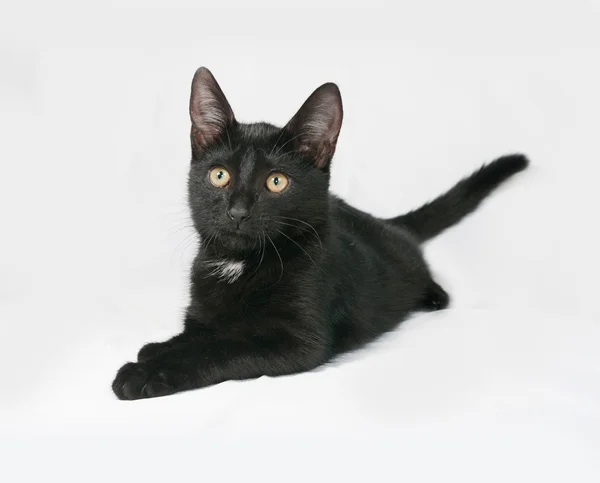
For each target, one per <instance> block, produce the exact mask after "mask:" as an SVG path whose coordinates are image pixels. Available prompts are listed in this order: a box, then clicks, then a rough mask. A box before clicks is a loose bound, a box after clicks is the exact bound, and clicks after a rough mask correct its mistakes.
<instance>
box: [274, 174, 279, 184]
mask: <svg viewBox="0 0 600 483" xmlns="http://www.w3.org/2000/svg"><path fill="white" fill-rule="evenodd" d="M273 184H274V185H275V186H277V185H278V184H279V178H278V177H277V176H275V177H274V178H273Z"/></svg>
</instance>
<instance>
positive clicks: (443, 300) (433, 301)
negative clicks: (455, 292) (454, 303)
mask: <svg viewBox="0 0 600 483" xmlns="http://www.w3.org/2000/svg"><path fill="white" fill-rule="evenodd" d="M449 304H450V296H449V295H448V293H447V292H446V291H445V290H444V289H443V288H442V287H441V286H440V285H439V284H438V283H437V282H434V281H433V280H432V281H431V283H430V285H429V287H428V288H427V291H426V292H425V296H424V297H423V300H422V301H421V307H422V308H423V309H424V310H443V309H445V308H447V307H448V305H449Z"/></svg>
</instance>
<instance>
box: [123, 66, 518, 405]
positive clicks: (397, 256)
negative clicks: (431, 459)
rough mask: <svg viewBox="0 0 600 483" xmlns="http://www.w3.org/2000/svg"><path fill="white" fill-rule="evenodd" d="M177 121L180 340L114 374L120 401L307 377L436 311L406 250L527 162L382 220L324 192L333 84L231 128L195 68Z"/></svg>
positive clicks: (442, 298)
mask: <svg viewBox="0 0 600 483" xmlns="http://www.w3.org/2000/svg"><path fill="white" fill-rule="evenodd" d="M190 115H191V119H192V129H191V141H192V162H191V168H190V175H189V184H188V189H189V205H190V209H191V213H192V218H193V221H194V226H195V228H196V230H197V231H198V233H199V234H200V237H201V247H200V249H199V252H198V254H197V256H196V259H195V262H194V264H193V267H192V270H191V303H190V306H189V307H188V309H187V313H186V317H185V321H184V328H183V332H182V333H181V334H179V335H176V336H175V337H173V338H172V339H171V340H169V341H167V342H162V343H151V344H148V345H145V346H144V347H142V349H141V350H140V352H139V353H138V358H137V360H138V362H130V363H127V364H125V365H124V366H123V367H122V368H121V369H120V370H119V372H118V373H117V376H116V378H115V380H114V382H113V386H112V387H113V390H114V392H115V394H116V395H117V397H119V398H120V399H139V398H147V397H156V396H164V395H167V394H172V393H175V392H179V391H185V390H188V389H194V388H199V387H204V386H209V385H211V384H217V383H219V382H222V381H225V380H228V379H249V378H255V377H259V376H262V375H267V376H279V375H283V374H293V373H297V372H302V371H309V370H311V369H313V368H315V367H317V366H319V365H321V364H323V363H325V362H327V361H329V360H331V359H332V358H333V357H335V356H336V355H338V354H340V353H342V352H346V351H350V350H352V349H356V348H357V347H360V346H362V345H364V344H366V343H367V342H369V341H372V340H373V339H375V338H376V337H378V336H380V335H381V334H383V333H384V332H386V331H389V330H391V329H393V328H394V327H396V325H397V324H398V323H399V322H400V321H401V320H402V319H403V318H405V317H406V316H407V315H408V314H410V313H411V312H414V311H420V310H437V309H443V308H445V307H446V306H447V305H448V295H447V294H446V292H445V291H444V290H443V289H442V288H441V287H440V286H439V285H438V284H437V283H436V282H435V281H434V280H433V279H432V276H431V273H430V272H429V269H428V267H427V264H426V262H425V261H424V259H423V255H422V253H421V248H420V246H419V244H420V243H421V242H424V241H426V240H428V239H430V238H432V237H434V236H436V235H437V234H439V233H440V232H441V231H443V230H445V229H446V228H448V227H449V226H451V225H453V224H455V223H457V222H458V221H460V220H461V219H462V218H463V217H464V216H465V215H467V214H469V213H470V212H472V211H473V210H474V209H475V208H476V207H477V206H478V205H479V203H480V202H481V201H482V200H483V199H484V198H485V197H486V196H487V195H489V194H490V192H491V191H492V190H494V188H496V187H497V186H498V185H499V184H500V183H502V182H503V181H505V180H506V179H507V178H509V177H510V176H512V175H513V174H515V173H517V172H519V171H521V170H523V169H525V167H526V166H527V164H528V161H527V159H526V158H525V157H524V156H521V155H513V156H506V157H503V158H500V159H497V160H496V161H494V162H492V163H491V164H489V165H487V166H484V167H482V168H481V169H480V170H479V171H477V172H476V173H474V174H472V175H471V176H470V177H468V178H466V179H464V180H462V181H461V182H459V183H458V184H457V185H456V186H454V187H453V188H452V189H451V190H450V191H448V192H447V193H446V194H444V195H442V196H440V197H439V198H438V199H436V200H435V201H433V202H431V203H429V204H426V205H425V206H423V207H422V208H419V209H418V210H416V211H413V212H411V213H408V214H406V215H403V216H398V217H396V218H392V219H389V220H383V219H378V218H374V217H373V216H371V215H368V214H366V213H363V212H361V211H359V210H357V209H355V208H353V207H351V206H349V205H347V204H346V203H344V202H343V201H342V200H340V199H338V198H336V197H335V196H333V195H331V194H330V193H329V191H328V189H329V167H330V163H331V158H332V157H333V154H334V151H335V147H336V142H337V139H338V135H339V133H340V128H341V126H342V100H341V97H340V92H339V90H338V88H337V86H336V85H335V84H324V85H322V86H321V87H319V88H318V89H317V90H316V91H315V92H314V93H313V94H312V95H311V96H310V97H309V98H308V100H307V101H306V102H305V103H304V105H303V106H302V107H301V108H300V110H299V111H298V112H297V113H296V115H295V116H294V117H293V118H292V119H291V121H290V122H289V123H288V124H287V125H286V126H285V127H284V128H278V127H276V126H273V125H271V124H266V123H257V124H241V123H238V122H237V121H236V119H235V117H234V115H233V111H232V110H231V107H230V106H229V103H228V102H227V99H226V98H225V96H224V95H223V92H222V91H221V89H220V87H219V85H218V84H217V81H216V80H215V78H214V77H213V76H212V74H211V73H210V71H209V70H208V69H205V68H201V69H199V70H198V71H197V72H196V75H195V76H194V80H193V83H192V94H191V101H190Z"/></svg>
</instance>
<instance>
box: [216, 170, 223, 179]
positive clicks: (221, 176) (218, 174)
mask: <svg viewBox="0 0 600 483" xmlns="http://www.w3.org/2000/svg"><path fill="white" fill-rule="evenodd" d="M221 178H223V171H219V172H218V173H217V179H221Z"/></svg>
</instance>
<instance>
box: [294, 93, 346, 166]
mask: <svg viewBox="0 0 600 483" xmlns="http://www.w3.org/2000/svg"><path fill="white" fill-rule="evenodd" d="M342 118H343V109H342V96H341V94H340V90H339V89H338V86H336V85H335V84H332V83H327V84H323V85H322V86H321V87H319V88H318V89H317V90H315V91H314V92H313V93H312V94H311V95H310V97H309V98H308V99H307V100H306V102H305V103H304V104H303V105H302V107H301V108H300V110H299V111H298V112H297V113H296V114H295V115H294V117H293V118H292V119H291V120H290V122H288V123H287V125H286V126H285V128H284V129H285V130H286V131H288V133H289V134H290V136H292V139H294V141H293V142H294V146H295V148H296V149H297V150H298V151H300V152H302V153H305V154H307V155H308V156H310V157H311V158H312V160H313V163H314V165H315V166H316V167H317V168H319V169H323V170H325V171H327V170H329V163H330V161H331V158H332V157H333V154H334V153H335V146H336V144H337V140H338V136H339V134H340V129H341V128H342Z"/></svg>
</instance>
